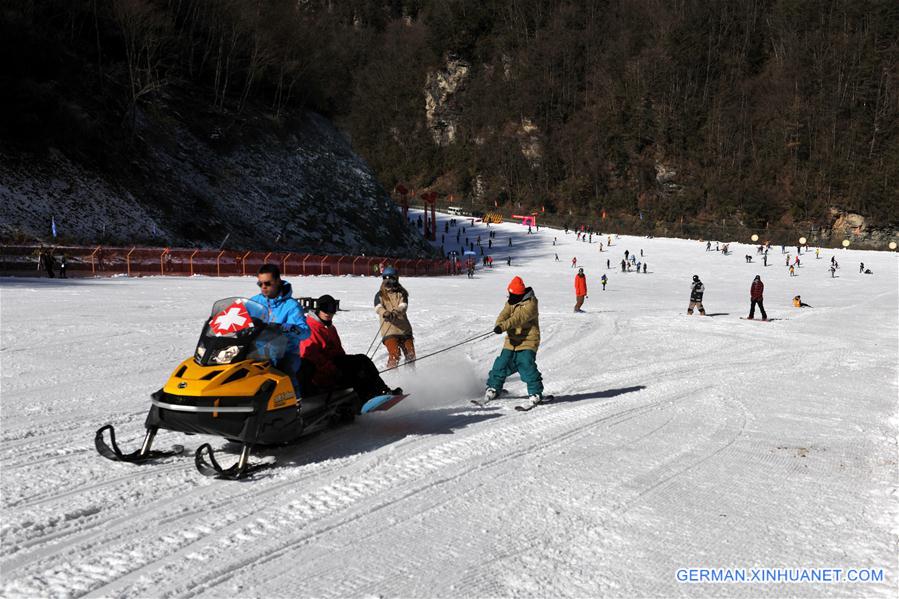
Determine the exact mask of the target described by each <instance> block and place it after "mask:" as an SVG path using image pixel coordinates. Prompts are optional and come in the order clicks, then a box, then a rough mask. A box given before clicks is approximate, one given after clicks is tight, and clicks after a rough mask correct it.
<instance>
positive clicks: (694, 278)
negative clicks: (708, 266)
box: [693, 275, 699, 283]
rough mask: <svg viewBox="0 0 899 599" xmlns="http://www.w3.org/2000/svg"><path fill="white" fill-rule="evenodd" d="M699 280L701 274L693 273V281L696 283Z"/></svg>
mask: <svg viewBox="0 0 899 599" xmlns="http://www.w3.org/2000/svg"><path fill="white" fill-rule="evenodd" d="M698 281H699V275H693V282H694V283H696V282H698Z"/></svg>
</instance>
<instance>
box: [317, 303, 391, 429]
mask: <svg viewBox="0 0 899 599" xmlns="http://www.w3.org/2000/svg"><path fill="white" fill-rule="evenodd" d="M336 313H337V300H335V299H334V298H333V297H331V296H330V295H323V296H321V297H320V298H318V299H317V300H316V301H315V309H314V310H313V311H312V312H310V313H309V314H307V315H306V324H308V325H309V330H310V332H311V335H310V336H309V337H308V338H307V339H305V340H303V341H302V342H301V343H300V358H301V360H302V361H301V364H302V366H301V367H300V378H301V380H302V381H303V383H302V388H303V389H304V390H305V391H307V393H315V392H316V391H324V390H328V389H339V388H347V387H351V388H352V389H353V390H354V391H356V395H358V396H359V400H360V403H359V405H358V406H357V412H358V408H361V407H362V405H363V404H364V403H365V402H366V401H368V400H369V399H371V398H372V397H374V396H376V395H383V394H390V395H398V394H401V393H402V392H403V390H402V389H400V388H396V389H391V388H390V387H388V386H387V384H386V383H385V382H384V380H383V379H382V378H381V375H380V374H379V373H378V368H377V367H376V366H375V364H374V362H372V361H371V359H369V357H368V356H366V355H363V354H356V355H349V354H347V353H346V351H344V349H343V344H342V343H341V342H340V335H339V334H338V333H337V327H335V326H334V315H335V314H336Z"/></svg>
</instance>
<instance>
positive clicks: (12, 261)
mask: <svg viewBox="0 0 899 599" xmlns="http://www.w3.org/2000/svg"><path fill="white" fill-rule="evenodd" d="M42 252H44V253H51V255H52V256H53V265H54V271H55V273H56V275H57V276H59V275H60V274H61V267H62V264H63V258H65V274H66V276H67V277H111V276H121V275H125V276H132V277H140V276H152V275H156V276H160V275H165V276H193V275H205V276H212V277H233V276H249V275H255V274H256V271H257V270H258V269H259V267H260V266H262V265H263V264H265V263H267V262H271V263H274V264H277V265H278V267H279V268H280V269H281V273H282V275H284V276H291V277H295V276H308V275H338V276H339V275H358V276H366V275H369V276H371V275H373V276H377V275H379V274H380V272H381V270H382V269H383V268H386V267H387V266H393V267H394V268H396V269H397V270H398V271H399V272H400V275H402V276H406V277H410V276H412V277H414V276H439V275H448V274H458V273H459V268H458V265H457V264H456V263H455V262H454V261H452V260H441V259H437V260H435V259H425V258H422V259H414V258H413V259H403V258H386V257H382V256H323V255H316V254H303V253H298V252H264V251H259V252H257V251H240V250H199V249H191V248H146V247H130V248H129V247H108V246H93V247H84V246H36V245H6V244H0V275H17V276H46V275H47V272H46V268H45V267H44V265H43V264H41V261H40V255H41V253H42Z"/></svg>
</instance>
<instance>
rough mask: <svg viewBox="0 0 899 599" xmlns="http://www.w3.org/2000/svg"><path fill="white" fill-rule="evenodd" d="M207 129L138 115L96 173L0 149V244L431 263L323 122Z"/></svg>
mask: <svg viewBox="0 0 899 599" xmlns="http://www.w3.org/2000/svg"><path fill="white" fill-rule="evenodd" d="M258 121H259V122H249V123H244V124H243V125H242V126H241V127H231V128H229V127H228V126H227V125H225V124H224V123H223V126H216V125H215V122H216V119H215V118H209V119H205V120H203V119H200V121H199V122H198V121H196V120H194V119H193V118H191V119H184V120H183V121H182V120H181V119H180V118H179V117H178V113H175V112H170V113H167V114H165V115H164V116H159V115H157V116H155V117H151V116H149V115H146V114H141V115H140V117H139V118H138V122H137V126H136V130H135V142H134V143H133V144H132V145H131V146H129V147H130V148H131V152H133V154H132V153H131V152H129V154H128V155H127V156H119V157H111V158H110V160H109V161H108V162H106V163H104V164H102V165H100V164H96V163H94V164H88V163H86V162H85V161H79V160H76V159H73V158H71V157H69V156H68V155H67V154H66V153H65V152H64V151H62V150H57V149H50V150H48V151H45V152H40V153H34V152H27V153H26V152H24V151H22V150H19V149H15V148H11V147H4V146H3V145H2V144H0V237H2V238H3V240H4V241H10V240H12V239H19V240H38V239H40V240H45V241H47V240H50V239H51V232H50V227H51V224H50V223H51V218H52V219H54V220H55V223H56V227H57V232H58V235H59V238H58V239H57V241H59V242H69V243H107V244H144V245H168V246H195V245H200V246H210V245H211V246H214V247H218V246H219V244H221V243H222V241H223V240H224V239H225V238H226V236H227V238H228V240H227V242H226V245H225V247H229V248H247V249H249V248H258V249H272V250H275V249H281V250H291V251H304V252H319V253H347V254H358V253H366V254H369V255H397V256H409V257H415V256H430V255H431V251H432V250H431V249H430V247H429V245H428V244H427V243H426V242H425V241H424V240H423V239H422V237H421V235H420V234H419V233H418V232H417V231H416V230H414V229H413V228H412V227H411V226H409V225H408V224H407V223H406V222H405V221H404V220H403V218H402V215H401V214H400V213H399V211H398V209H397V208H396V206H395V205H394V204H393V202H392V201H391V200H390V198H389V196H388V195H387V193H386V192H385V191H384V189H383V188H382V187H381V185H380V184H379V183H378V181H377V180H376V179H375V178H374V176H373V174H372V172H371V171H370V170H369V168H368V166H367V165H366V164H365V163H364V162H363V161H362V160H361V159H360V158H359V157H358V156H357V155H356V154H355V153H354V152H353V151H352V149H351V148H350V146H349V144H348V143H347V141H346V139H345V138H344V137H343V135H341V134H340V132H339V131H337V129H336V128H335V127H334V126H333V125H332V124H331V123H330V121H328V120H327V119H325V118H323V117H321V116H319V115H317V114H314V113H306V114H305V115H303V116H302V117H301V118H300V119H299V120H298V121H296V122H294V123H292V124H291V125H285V126H282V127H280V128H274V127H272V126H271V124H270V123H265V122H262V121H264V119H262V118H261V117H260V119H258Z"/></svg>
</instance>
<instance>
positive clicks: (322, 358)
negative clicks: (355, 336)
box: [300, 314, 346, 389]
mask: <svg viewBox="0 0 899 599" xmlns="http://www.w3.org/2000/svg"><path fill="white" fill-rule="evenodd" d="M306 324H308V325H309V331H310V332H311V333H312V334H311V335H309V337H308V338H307V339H304V340H303V341H302V342H301V343H300V358H301V359H303V360H309V361H310V362H312V363H313V364H315V372H314V373H313V375H312V382H313V383H314V384H315V386H317V387H320V388H323V389H326V388H328V387H330V386H332V385H334V384H335V383H336V377H337V368H336V367H335V366H334V359H335V358H337V357H339V356H343V355H346V352H345V351H343V345H342V344H341V343H340V335H338V334H337V328H336V327H334V325H331V326H326V325H325V323H323V322H322V321H321V320H319V319H318V316H316V315H314V314H308V315H307V316H306Z"/></svg>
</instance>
